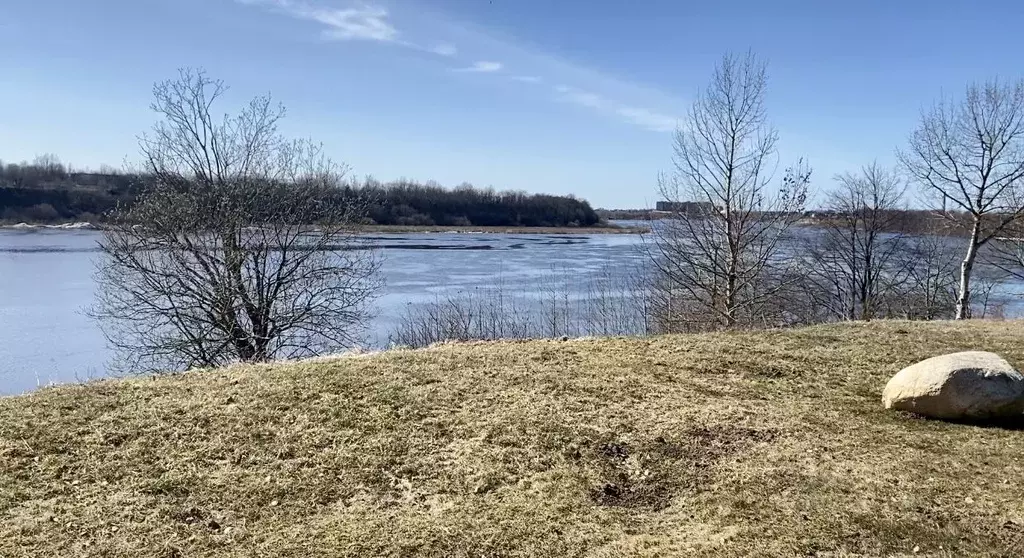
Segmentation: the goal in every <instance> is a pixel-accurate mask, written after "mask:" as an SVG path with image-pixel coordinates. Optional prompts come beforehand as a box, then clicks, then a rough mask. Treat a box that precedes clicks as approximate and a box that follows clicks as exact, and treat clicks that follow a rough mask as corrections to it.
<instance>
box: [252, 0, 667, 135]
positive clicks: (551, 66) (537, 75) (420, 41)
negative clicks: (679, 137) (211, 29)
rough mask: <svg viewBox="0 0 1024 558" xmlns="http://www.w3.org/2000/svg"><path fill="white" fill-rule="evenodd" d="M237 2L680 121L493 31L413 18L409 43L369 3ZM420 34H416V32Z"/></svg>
mask: <svg viewBox="0 0 1024 558" xmlns="http://www.w3.org/2000/svg"><path fill="white" fill-rule="evenodd" d="M235 1H236V2H238V3H240V4H246V5H255V6H263V7H264V8H267V9H270V10H273V11H275V12H277V13H281V14H284V15H287V16H290V17H293V18H296V19H301V20H306V21H312V22H316V23H319V24H320V25H321V26H322V28H321V29H320V33H321V35H322V36H323V37H324V38H325V39H328V40H335V41H372V42H378V43H382V44H389V45H397V46H402V47H407V48H411V49H415V50H418V51H420V52H425V53H430V54H433V55H435V56H439V57H444V58H451V59H454V58H456V57H458V56H459V54H460V50H465V49H459V48H456V46H455V43H459V44H460V45H461V46H465V45H466V44H469V45H472V46H473V47H474V49H473V51H474V52H476V53H486V55H487V56H496V57H500V59H501V60H506V61H512V62H514V64H511V65H510V68H509V70H510V71H509V72H506V65H505V63H503V62H497V61H495V60H493V59H490V60H479V61H477V62H474V63H472V64H471V65H469V66H466V67H461V68H454V69H452V70H451V71H452V72H458V73H478V74H501V75H502V77H503V79H506V80H510V81H515V82H520V83H530V84H542V83H551V82H555V83H559V82H560V83H562V84H567V85H556V86H554V87H553V90H554V92H555V95H554V97H555V99H557V100H559V101H561V102H563V103H567V104H572V105H576V106H579V107H584V108H587V109H589V110H591V111H593V112H595V113H598V114H601V115H603V116H605V117H611V118H616V119H618V120H620V121H623V122H626V123H629V124H631V125H635V126H639V127H641V128H644V129H646V130H650V131H653V132H670V131H672V130H675V128H676V125H677V122H678V118H676V117H675V116H673V115H671V114H668V113H666V112H665V111H664V110H662V109H663V108H664V107H668V106H675V107H678V106H681V103H680V101H679V100H678V99H676V98H674V97H672V96H670V95H666V94H664V93H661V92H659V91H657V90H653V89H649V88H645V87H643V86H640V85H637V84H633V83H630V82H626V81H622V80H619V79H616V78H615V77H612V76H608V75H606V74H601V73H598V72H594V71H592V70H589V69H587V68H584V67H581V66H578V65H574V64H571V63H568V62H565V61H562V60H559V59H557V58H555V57H552V56H550V55H547V54H544V53H539V52H535V51H529V50H526V49H524V48H522V47H521V46H519V45H518V44H517V43H516V42H515V41H514V40H512V39H510V38H506V39H504V40H503V39H499V38H497V37H496V36H495V34H494V31H493V30H481V29H477V28H473V27H472V26H471V25H462V24H455V23H454V22H451V21H449V20H446V19H443V18H434V19H430V17H429V16H426V15H424V14H422V13H418V14H417V18H416V20H413V21H411V22H410V21H408V20H405V19H400V21H402V22H403V29H404V30H405V31H409V29H406V28H405V26H404V24H405V23H411V24H413V28H412V31H413V33H412V34H413V35H414V36H415V35H418V37H416V38H415V40H410V39H409V38H407V37H408V35H407V34H406V33H404V32H402V31H400V30H399V28H398V27H396V25H395V24H394V23H392V19H391V15H392V14H391V13H390V12H389V11H388V10H387V9H385V8H384V7H381V6H379V5H375V4H372V3H355V2H352V3H349V4H347V5H345V6H342V7H328V6H326V5H325V4H323V3H322V2H323V0H235ZM399 15H401V14H399ZM417 30H418V31H420V33H416V32H415V31H417ZM424 31H425V32H424ZM427 45H432V46H427ZM478 55H479V54H478ZM510 73H511V74H512V75H509V74H510ZM553 77H554V79H552V78H553ZM555 79H557V80H558V81H555ZM568 84H572V85H568ZM658 107H661V108H658Z"/></svg>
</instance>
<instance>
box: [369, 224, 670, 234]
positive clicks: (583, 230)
mask: <svg viewBox="0 0 1024 558" xmlns="http://www.w3.org/2000/svg"><path fill="white" fill-rule="evenodd" d="M353 230H355V231H358V232H372V233H410V234H443V233H477V234H480V233H482V234H643V233H647V232H650V229H649V228H648V227H617V226H615V225H608V226H604V227H477V226H473V225H468V226H458V227H456V226H446V225H408V226H407V225H363V226H360V227H356V228H354V229H353Z"/></svg>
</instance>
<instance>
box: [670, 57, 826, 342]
mask: <svg viewBox="0 0 1024 558" xmlns="http://www.w3.org/2000/svg"><path fill="white" fill-rule="evenodd" d="M766 85H767V75H766V67H765V64H764V63H762V62H760V61H759V60H757V58H756V57H755V56H754V55H753V54H750V53H748V54H747V55H746V56H744V57H735V56H731V55H727V56H725V57H724V58H723V59H722V61H721V63H720V64H719V65H718V67H717V68H716V69H715V73H714V75H713V77H712V80H711V83H710V84H709V85H708V87H707V88H706V89H705V90H704V91H703V92H702V94H700V95H699V96H698V98H697V100H696V101H695V102H694V104H693V107H692V108H691V109H690V111H689V114H688V117H687V119H686V120H685V122H684V123H683V124H682V126H681V127H680V128H679V129H678V130H677V131H676V135H675V145H674V152H675V155H674V158H673V163H674V165H673V166H674V168H673V171H672V172H671V173H669V174H668V175H663V176H662V177H661V179H660V180H659V191H660V194H661V196H662V197H664V199H665V200H666V201H669V202H674V203H671V204H669V205H670V206H672V207H674V208H675V209H676V211H674V214H673V215H672V216H671V218H669V219H664V220H662V221H661V222H660V223H658V226H656V227H654V229H653V231H654V233H653V242H652V243H651V247H652V250H651V252H652V256H653V261H654V264H655V266H656V267H657V268H658V271H659V273H660V274H661V275H662V278H661V280H659V281H657V284H658V285H660V286H661V287H662V288H663V289H666V290H667V291H666V292H667V293H668V294H667V296H661V297H659V298H660V299H661V300H663V301H668V304H667V305H665V307H666V308H669V309H670V310H669V311H671V312H679V310H678V309H682V311H683V312H686V313H687V314H689V316H684V317H676V316H673V317H670V318H667V322H670V323H675V324H689V325H686V326H685V327H687V328H691V327H697V328H701V327H733V326H735V325H738V324H743V323H748V324H749V323H753V322H755V321H758V320H760V319H762V318H763V315H762V314H761V312H760V311H759V308H760V306H761V305H763V303H765V302H766V301H768V300H769V299H771V298H772V297H773V296H775V295H777V294H778V293H779V292H780V289H781V288H782V284H781V283H780V282H778V281H773V280H772V278H773V277H774V276H776V274H775V273H774V272H775V271H777V270H775V269H774V267H775V266H776V264H778V263H779V262H778V259H779V258H778V257H779V255H780V249H781V243H782V241H783V238H784V237H785V235H786V233H787V231H788V229H789V228H790V226H791V225H792V224H793V223H794V222H795V221H796V220H797V219H799V218H800V217H801V216H802V215H801V214H802V211H803V207H804V202H805V200H806V197H807V187H808V181H809V178H810V171H809V170H807V169H806V168H805V167H804V166H803V165H802V164H798V165H796V166H794V167H793V168H790V169H788V170H787V171H786V173H785V177H784V179H783V181H782V185H781V187H780V189H779V191H778V193H775V194H772V193H771V191H770V190H771V183H772V179H773V175H774V172H775V169H776V167H777V154H776V144H777V142H778V133H777V132H776V130H775V129H774V128H773V127H772V126H771V125H770V124H769V123H768V122H767V118H766V114H765V107H764V96H765V88H766ZM664 321H666V320H665V319H663V322H664Z"/></svg>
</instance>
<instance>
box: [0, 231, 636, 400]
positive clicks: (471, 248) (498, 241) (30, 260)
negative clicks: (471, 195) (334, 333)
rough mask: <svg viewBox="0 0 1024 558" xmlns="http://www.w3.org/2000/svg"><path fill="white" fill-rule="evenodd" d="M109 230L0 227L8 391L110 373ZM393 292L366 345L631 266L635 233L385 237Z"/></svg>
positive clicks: (1, 349)
mask: <svg viewBox="0 0 1024 558" xmlns="http://www.w3.org/2000/svg"><path fill="white" fill-rule="evenodd" d="M99 238H100V234H99V233H98V232H96V231H89V230H46V229H32V230H9V229H8V230H0V394H11V393H20V392H24V391H27V390H31V389H35V388H36V387H37V386H40V385H45V384H48V383H63V382H72V381H79V380H86V379H90V378H96V377H101V376H103V375H104V371H105V370H106V368H107V364H108V363H109V362H110V358H111V354H110V352H108V350H107V348H106V341H105V339H104V338H103V335H102V333H101V331H100V329H99V327H98V326H97V324H96V323H95V322H94V321H93V320H92V319H91V318H89V317H88V316H87V315H86V312H85V311H86V310H87V308H88V306H89V305H90V304H92V302H93V297H94V284H93V279H92V277H93V273H94V269H95V266H94V261H95V259H96V258H97V257H99V256H100V254H99V252H98V249H97V241H98V240H99ZM372 240H374V242H375V243H376V244H377V245H378V247H379V248H380V249H381V250H382V255H383V267H382V273H383V276H384V280H385V288H384V290H383V293H382V295H381V296H380V297H379V298H377V299H376V300H375V301H374V305H373V306H374V308H375V316H374V317H373V318H372V319H371V320H370V323H369V324H368V327H367V330H366V332H365V335H364V339H365V341H364V346H366V347H370V348H374V347H382V346H385V345H386V344H387V342H388V338H389V334H390V332H391V331H392V330H393V328H394V327H395V326H396V325H397V323H398V320H399V318H400V316H401V315H402V314H403V312H404V311H405V309H406V307H407V306H409V305H414V304H417V303H424V302H430V301H433V300H436V297H437V296H439V295H442V294H445V293H448V292H452V291H462V292H471V291H473V290H474V289H483V288H491V287H493V286H494V284H495V282H496V281H499V280H500V282H501V283H502V285H503V288H505V289H507V290H508V291H509V292H529V291H531V290H533V289H536V288H537V285H538V284H539V283H541V282H543V281H544V280H545V278H550V277H556V276H559V274H560V273H561V270H565V269H571V270H572V271H573V272H576V273H580V274H587V273H589V272H597V271H598V270H601V269H607V268H608V267H611V268H630V267H633V266H635V265H636V261H637V260H638V258H639V257H640V255H639V253H638V251H637V246H638V243H639V242H640V237H639V236H637V235H630V234H595V235H577V234H564V235H558V234H545V235H540V234H509V235H504V234H490V233H488V234H474V233H446V234H379V235H374V236H373V237H372Z"/></svg>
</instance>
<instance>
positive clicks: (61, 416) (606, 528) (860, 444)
mask: <svg viewBox="0 0 1024 558" xmlns="http://www.w3.org/2000/svg"><path fill="white" fill-rule="evenodd" d="M1021 325H1022V324H1021V323H1020V322H972V323H948V322H933V323H922V322H919V323H911V322H873V323H870V324H841V325H829V326H818V327H812V328H807V329H798V330H790V331H773V332H761V333H729V334H707V335H679V336H665V337H656V338H649V339H600V340H596V339H592V340H571V341H566V342H558V341H531V342H520V343H476V344H446V345H439V346H434V347H431V348H429V349H424V350H419V351H392V352H385V353H381V354H377V355H371V356H355V357H339V358H335V359H321V360H317V361H309V362H299V363H282V364H274V365H266V366H236V367H232V368H228V369H222V370H213V371H206V372H192V373H186V374H179V375H170V376H164V377H158V378H152V379H151V378H141V379H133V380H120V381H116V380H115V381H99V382H94V383H89V384H85V385H72V386H64V387H56V388H48V389H43V390H40V391H37V392H34V393H31V394H28V395H24V396H18V397H7V398H0V417H3V419H2V420H0V517H2V518H3V520H2V521H0V555H3V556H64V555H82V556H85V555H95V556H100V555H103V556H114V557H118V556H138V555H161V556H192V555H211V556H212V555H216V556H250V555H253V554H260V555H274V556H303V557H314V556H380V555H403V556H413V555H415V556H470V555H488V556H511V555H516V556H584V555H585V556H673V555H679V554H684V553H687V552H695V553H699V554H701V555H704V556H723V557H724V556H739V555H757V556H794V555H801V556H803V555H808V554H812V553H814V554H818V555H836V556H852V555H862V556H865V555H866V556H879V555H908V556H909V555H912V554H916V555H922V556H964V555H971V556H1006V555H1016V554H1018V553H1019V552H1020V548H1021V547H1020V545H1021V540H1022V539H1024V485H1022V484H1021V483H1019V482H1016V480H1015V479H1017V478H1019V476H1020V474H1021V465H1020V459H1019V456H1020V455H1021V454H1022V453H1024V435H1022V433H1021V432H1020V431H1015V430H1010V429H1002V428H995V427H987V428H986V427H979V426H970V425H957V424H947V423H941V422H932V421H923V420H918V419H914V418H911V417H908V416H904V415H899V414H895V413H890V412H887V411H884V410H883V409H882V406H881V403H880V393H881V390H882V388H883V386H884V385H885V382H886V381H887V379H888V378H889V377H890V376H891V375H892V374H894V373H895V372H896V371H898V370H899V369H900V368H902V367H904V366H906V365H908V364H911V363H913V362H915V361H917V360H920V359H923V358H926V357H929V356H933V355H936V354H940V353H944V352H950V351H955V350H961V349H984V350H992V351H996V352H999V353H1001V354H1003V355H1004V356H1005V357H1006V358H1007V359H1009V360H1010V361H1011V362H1013V363H1015V364H1016V365H1018V366H1021V365H1022V364H1024V328H1022V327H1021Z"/></svg>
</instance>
